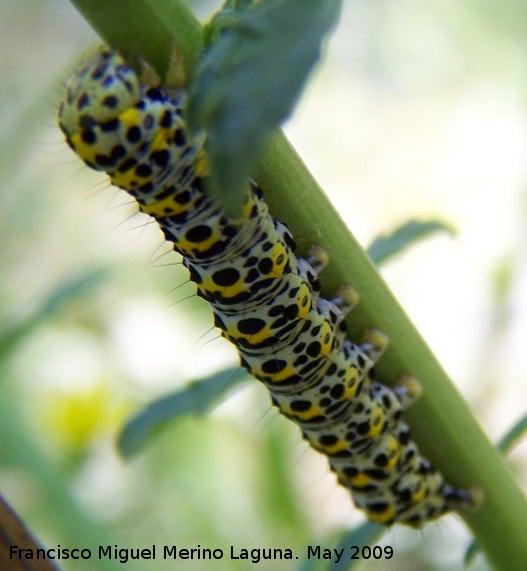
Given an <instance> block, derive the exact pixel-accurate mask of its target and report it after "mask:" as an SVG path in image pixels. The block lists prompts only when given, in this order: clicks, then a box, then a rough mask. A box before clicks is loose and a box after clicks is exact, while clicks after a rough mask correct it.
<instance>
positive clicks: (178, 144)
mask: <svg viewBox="0 0 527 571" xmlns="http://www.w3.org/2000/svg"><path fill="white" fill-rule="evenodd" d="M184 108H185V92H184V91H183V90H164V89H163V88H162V87H161V86H152V85H143V84H142V83H141V81H140V79H139V78H138V76H137V75H136V74H135V72H134V71H133V70H132V68H131V67H130V66H128V65H127V64H126V62H125V61H124V60H123V59H122V58H121V57H120V56H119V54H118V53H117V52H115V51H111V50H108V49H105V48H101V49H99V50H98V51H97V52H95V53H93V54H92V55H91V56H90V57H89V58H88V59H87V61H86V62H85V63H84V64H83V65H82V67H81V68H80V70H79V71H78V72H77V73H76V74H75V75H74V76H73V77H72V79H71V80H70V81H69V83H68V84H67V86H66V91H65V94H64V97H63V99H62V102H61V104H60V107H59V125H60V127H61V129H62V131H63V132H64V134H65V136H66V140H67V142H68V144H69V145H70V147H71V148H72V149H73V150H74V151H75V152H76V153H77V154H78V155H79V156H80V158H81V159H83V160H84V162H85V163H86V164H87V165H88V166H90V167H92V168H94V169H97V170H101V171H105V172H106V173H107V174H108V175H109V176H110V179H111V181H112V182H113V183H114V184H115V185H116V186H119V187H120V188H123V189H124V190H125V191H127V192H128V193H129V194H130V195H131V196H133V197H135V198H136V200H137V202H138V204H139V208H140V209H141V211H143V212H144V213H146V214H148V215H150V216H152V217H153V218H154V219H155V220H156V221H157V223H158V224H159V226H160V228H161V230H162V232H163V234H164V236H165V238H166V239H167V240H168V241H169V242H170V243H171V244H172V246H173V248H174V250H176V251H177V252H179V253H180V254H181V255H182V256H183V259H184V265H185V266H186V267H187V268H188V270H189V272H190V277H191V280H192V281H193V282H194V283H195V284H196V287H197V292H198V295H199V296H200V297H202V298H203V299H205V300H206V301H207V302H208V303H210V305H211V308H212V311H213V314H214V322H215V325H216V326H217V327H218V328H219V329H220V331H221V334H222V336H223V337H225V338H226V339H227V340H228V341H230V342H231V343H232V344H233V345H235V346H236V348H237V349H238V352H239V354H240V360H241V363H242V365H243V366H244V367H245V368H246V369H247V370H248V371H250V372H251V373H252V374H253V375H254V376H255V377H256V378H257V379H259V380H260V381H262V382H263V383H264V384H265V385H266V386H267V387H268V389H269V391H270V393H271V397H272V401H273V404H274V405H275V406H277V407H278V408H279V409H280V411H281V412H282V414H284V415H285V416H286V417H288V418H290V419H291V420H292V421H293V422H295V423H296V424H297V425H298V426H299V427H300V429H301V431H302V434H303V436H304V438H305V439H306V440H307V441H309V443H310V444H311V445H312V446H313V447H314V448H315V449H316V450H318V451H320V452H321V453H322V454H325V455H326V456H327V457H328V460H329V463H330V466H331V469H332V470H333V471H334V472H335V473H336V475H337V478H338V480H339V482H340V483H341V484H342V485H343V486H345V487H346V488H348V489H349V490H350V491H351V494H352V496H353V499H354V502H355V504H356V505H357V506H358V507H359V508H360V509H362V510H364V512H365V513H366V515H367V517H368V518H370V519H371V520H373V521H376V522H380V523H384V524H390V523H393V522H399V523H403V524H408V525H411V526H414V527H420V526H422V525H423V524H424V523H426V522H427V521H430V520H433V519H435V518H437V517H439V516H440V515H442V514H443V513H445V512H448V511H451V510H456V509H463V508H468V507H472V506H474V505H475V504H476V503H477V498H476V496H475V495H473V494H472V493H471V492H469V491H463V490H457V489H455V488H453V487H452V486H450V485H449V484H447V483H446V482H445V480H444V478H443V476H442V475H441V474H440V473H439V472H437V471H436V470H434V469H433V468H432V467H431V465H430V463H429V462H428V461H427V460H426V459H424V458H423V457H422V456H421V455H420V454H419V451H418V449H417V446H416V445H415V443H414V442H413V441H412V439H411V436H410V431H409V429H408V426H407V425H406V424H405V423H404V420H403V411H404V409H406V408H407V407H408V406H409V405H410V404H411V403H412V402H413V401H414V400H415V399H416V398H417V397H418V396H419V394H420V388H419V385H418V383H417V382H416V381H415V380H413V379H411V378H410V377H407V378H403V379H402V380H401V382H400V383H399V384H398V385H397V386H396V387H394V388H389V387H387V386H384V385H382V384H380V383H379V382H377V381H376V380H374V379H373V378H372V374H373V371H372V369H373V365H374V363H375V362H376V361H377V360H378V359H379V358H380V357H381V355H382V353H383V351H384V350H385V348H386V346H387V342H388V340H387V338H386V336H385V335H383V334H382V333H381V332H378V331H376V330H370V331H368V332H367V333H366V334H365V337H364V339H363V341H362V342H361V343H360V344H355V343H353V342H352V341H350V340H349V339H347V338H346V323H345V317H346V315H347V314H348V313H349V312H350V311H351V310H352V309H353V307H354V306H355V305H356V304H357V302H358V295H357V294H356V292H355V291H354V290H353V289H352V288H349V287H343V288H341V289H340V290H339V291H338V292H336V293H335V295H334V298H333V299H329V300H328V299H324V298H322V297H321V296H320V282H319V277H318V276H319V273H320V272H321V271H322V269H323V268H324V267H325V266H326V265H327V264H328V256H327V253H326V252H325V251H324V250H323V249H321V248H319V247H313V248H312V250H311V251H310V252H309V254H308V255H307V256H306V257H305V258H301V257H298V256H297V255H296V254H295V249H296V246H295V242H294V239H293V236H292V235H291V233H290V231H289V230H288V228H287V227H286V226H285V225H284V224H283V223H281V222H279V221H276V220H274V219H273V218H272V217H271V215H270V213H269V211H268V208H267V205H266V203H265V201H264V199H263V196H262V192H261V190H260V189H259V188H258V186H257V185H256V184H254V183H252V182H250V183H248V184H247V188H246V190H245V193H244V195H243V200H242V208H241V209H240V212H239V214H238V215H237V216H236V218H231V217H229V216H228V215H227V214H226V213H225V212H223V211H222V210H221V209H220V207H219V206H218V205H217V203H216V202H215V200H214V198H213V197H212V196H211V195H210V194H208V193H207V159H206V156H205V154H204V147H203V145H204V141H205V136H204V135H199V136H190V135H189V133H188V131H187V129H186V125H185V122H184V118H183V113H184Z"/></svg>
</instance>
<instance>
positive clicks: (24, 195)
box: [0, 0, 527, 571]
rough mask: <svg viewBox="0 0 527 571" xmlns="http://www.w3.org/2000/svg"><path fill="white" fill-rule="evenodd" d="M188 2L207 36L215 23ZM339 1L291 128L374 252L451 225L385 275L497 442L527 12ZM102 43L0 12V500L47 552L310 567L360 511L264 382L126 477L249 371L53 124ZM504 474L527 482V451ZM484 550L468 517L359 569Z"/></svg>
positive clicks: (506, 394) (514, 378)
mask: <svg viewBox="0 0 527 571" xmlns="http://www.w3.org/2000/svg"><path fill="white" fill-rule="evenodd" d="M191 4H192V7H193V9H194V10H195V11H196V13H198V14H199V15H200V17H201V18H202V19H206V18H207V17H208V16H209V15H210V13H211V12H212V11H214V10H215V9H216V8H217V7H218V4H217V3H216V2H204V1H203V2H193V3H191ZM344 4H345V6H344V11H343V14H342V18H341V21H340V24H339V26H338V28H337V29H336V30H335V33H334V34H333V36H332V37H331V39H330V41H329V43H328V46H327V50H326V53H325V56H324V59H323V61H322V62H321V64H320V65H319V67H318V68H317V70H316V72H315V74H314V75H313V77H312V81H311V82H310V84H309V86H308V88H307V89H306V92H305V94H304V98H303V99H302V101H301V102H300V103H299V105H298V108H297V110H296V112H295V114H294V116H293V117H292V118H291V119H290V121H289V122H288V124H287V125H286V126H285V129H286V132H287V134H288V136H289V137H290V139H291V140H292V142H293V144H294V145H295V147H296V148H297V150H298V151H299V153H300V155H301V156H302V157H303V159H304V160H305V162H306V163H307V165H308V166H309V168H310V169H311V170H312V172H313V173H314V175H315V177H316V178H317V179H318V180H319V182H320V183H321V185H322V187H323V188H324V189H325V190H326V192H327V193H328V195H329V196H330V198H331V199H332V201H333V202H334V203H335V205H336V206H337V208H338V210H339V212H340V213H341V215H342V216H343V218H344V219H345V220H346V222H347V224H348V225H349V227H350V228H351V230H352V231H353V232H354V233H355V235H356V236H357V238H358V239H359V240H360V242H361V243H362V244H363V245H364V246H365V247H366V246H368V245H369V244H370V243H371V241H372V240H373V239H374V238H375V237H376V236H378V235H379V234H381V233H386V232H389V231H391V230H393V229H394V228H395V227H396V226H397V225H399V224H401V223H403V222H405V221H406V220H409V219H426V218H431V217H433V218H439V219H441V220H444V221H445V222H447V223H448V224H450V225H452V226H453V227H455V228H456V230H457V235H456V236H455V237H452V236H450V235H448V234H446V233H445V234H440V235H436V236H434V237H433V238H430V239H428V240H426V241H424V242H423V243H421V244H419V245H417V246H414V247H412V248H411V249H409V250H408V251H406V252H405V253H404V254H403V255H401V256H398V257H396V258H394V259H393V260H392V261H390V262H389V263H388V264H386V265H385V266H384V267H383V269H382V273H383V275H384V276H385V278H386V280H387V282H388V283H389V285H390V286H391V287H392V289H393V290H394V291H395V293H396V295H397V297H398V299H399V300H400V302H401V304H402V305H403V307H405V308H406V310H407V312H408V314H409V315H410V317H411V318H412V320H413V321H414V323H415V324H416V325H417V327H418V329H419V330H420V331H421V333H422V334H423V336H424V337H425V339H426V340H427V342H428V343H429V344H430V346H431V347H432V349H433V350H434V352H435V353H436V354H437V356H438V358H439V360H440V361H441V362H442V364H443V366H444V367H445V369H446V370H447V372H448V373H449V374H450V375H451V377H452V378H453V380H454V381H455V383H456V385H457V386H458V387H459V389H460V391H461V392H462V393H463V395H464V396H465V397H466V399H467V400H468V401H469V402H470V404H471V406H472V408H473V410H474V412H475V414H476V416H477V417H478V419H479V420H480V422H481V423H482V425H483V426H484V427H485V430H486V431H487V433H488V434H489V435H490V437H491V439H492V440H494V441H495V440H497V439H498V438H499V437H500V436H501V435H502V434H503V433H504V432H505V431H506V430H507V428H508V427H509V426H510V425H511V424H512V423H513V422H514V421H515V420H516V419H517V418H518V417H520V416H521V415H522V414H523V413H524V409H525V404H524V403H525V402H526V400H527V383H526V382H525V380H526V379H527V351H525V349H524V348H525V343H526V341H525V340H526V338H527V301H526V296H525V295H523V294H524V292H525V291H527V257H526V244H527V241H526V232H527V231H526V228H527V224H526V222H527V192H526V190H527V186H526V183H527V169H526V165H527V161H526V157H527V82H526V79H527V58H526V57H525V52H526V50H527V43H526V40H525V38H526V37H527V35H526V33H525V31H526V30H525V26H526V22H527V18H526V15H527V14H526V9H525V6H524V3H523V2H520V1H519V0H510V1H509V2H506V3H502V2H498V0H483V1H482V0H477V1H476V0H467V1H465V2H463V3H460V2H455V1H454V0H430V1H429V2H427V3H426V5H422V3H421V2H418V1H417V0H403V1H402V2H397V3H396V2H392V1H389V0H347V1H346V2H344ZM95 41H96V37H95V35H94V33H93V32H92V31H91V30H90V28H89V27H88V25H87V24H86V23H85V22H84V21H83V20H82V18H81V17H80V15H79V14H77V13H76V11H75V10H74V8H72V6H71V5H70V4H69V2H67V1H66V0H48V1H47V2H39V1H38V0H19V1H18V2H16V3H15V2H3V3H2V4H1V5H0V46H1V50H0V53H1V54H2V57H1V58H0V70H1V71H2V77H3V78H4V79H3V81H2V87H1V88H0V172H1V174H2V178H1V185H0V193H1V197H2V205H3V207H2V210H1V211H0V233H1V240H0V244H1V245H0V248H1V249H0V272H1V276H2V279H1V280H0V319H1V327H0V371H1V382H2V399H1V401H0V447H1V450H2V453H1V455H0V489H1V490H2V493H3V494H4V495H5V497H6V498H7V499H8V501H9V502H10V503H11V504H12V505H13V507H14V508H15V509H16V510H17V511H18V512H19V513H20V514H21V515H22V517H23V518H24V519H25V521H26V522H27V523H28V524H29V526H30V527H31V529H32V530H33V531H34V532H35V533H36V535H37V536H38V537H39V538H40V540H41V541H42V542H44V543H45V544H46V545H48V546H50V547H55V546H57V545H59V544H60V545H61V546H62V547H68V548H73V547H81V548H82V547H87V548H90V549H92V551H96V549H97V546H98V545H112V546H113V545H116V544H117V545H119V546H120V547H149V546H151V545H152V544H154V543H155V544H156V545H158V546H162V545H165V544H166V545H177V546H178V547H187V548H191V547H197V546H198V545H201V547H212V548H216V547H218V548H222V549H224V551H225V552H226V553H228V551H229V549H230V547H229V546H230V545H234V546H235V547H236V548H239V549H241V548H244V547H246V548H252V547H262V548H263V547H283V548H287V547H289V548H291V549H293V550H295V552H296V553H299V554H302V553H303V552H304V549H303V547H304V546H305V545H306V544H316V543H318V542H328V541H330V540H331V538H334V537H337V536H338V534H339V533H340V532H341V531H342V530H344V529H347V528H348V527H350V526H352V525H355V524H358V523H360V522H361V521H362V516H361V515H360V514H359V513H358V512H357V511H355V510H354V509H353V507H352V505H351V501H350V500H349V498H348V495H347V493H346V492H345V491H344V490H341V489H339V488H338V486H337V485H336V483H335V480H334V478H333V476H332V475H331V474H329V470H328V468H327V464H326V461H325V460H324V459H323V458H321V457H318V456H317V455H316V454H315V453H314V452H312V451H311V450H309V449H308V447H307V445H306V444H305V443H303V442H302V440H301V438H300V436H299V433H298V431H297V429H296V428H295V427H294V426H292V425H290V423H288V422H287V421H285V420H284V419H282V418H280V417H279V416H278V415H277V413H276V411H275V410H273V409H271V406H270V401H269V397H268V395H267V393H266V391H265V389H263V387H261V386H259V385H258V384H257V383H256V382H251V383H248V384H246V385H243V387H242V388H241V389H240V390H238V391H237V392H235V393H234V394H233V396H232V397H231V398H229V399H228V400H227V401H225V402H224V403H223V404H222V405H221V406H219V407H218V408H216V409H215V410H214V412H213V413H212V414H210V415H209V416H208V417H204V418H184V419H181V420H177V421H175V422H172V423H171V424H170V425H169V426H168V427H167V428H166V430H164V431H162V432H160V434H159V435H156V437H155V438H153V439H152V441H151V442H150V443H149V445H148V447H147V448H146V450H145V451H144V452H143V453H141V454H140V455H138V456H137V457H135V458H134V459H132V460H131V461H127V462H124V461H123V460H122V459H121V458H120V456H119V455H118V453H117V451H116V437H117V435H118V433H119V431H120V429H121V427H122V426H123V423H124V422H125V421H126V419H128V418H129V417H130V415H132V414H133V413H135V412H137V411H139V410H141V408H142V407H144V406H145V405H146V404H147V403H149V402H151V401H152V400H153V399H155V398H157V397H159V396H161V395H163V394H166V393H168V392H170V391H174V390H176V389H177V388H178V387H183V386H184V385H185V384H186V383H188V382H189V381H190V380H192V379H199V378H200V377H203V376H205V375H208V374H210V373H213V372H215V371H218V370H221V369H222V368H224V367H226V366H230V365H233V364H235V363H236V356H235V354H234V352H233V351H232V350H231V349H230V347H228V346H227V345H226V343H223V341H222V340H220V339H218V335H217V333H216V332H215V331H214V330H213V329H212V320H211V315H210V312H209V310H208V309H207V307H206V306H204V305H203V304H201V303H200V300H198V299H197V298H196V296H195V295H194V288H193V286H192V284H189V283H188V277H187V274H186V272H185V271H184V270H183V269H182V268H181V266H180V264H179V260H178V258H177V257H176V256H175V255H174V254H171V253H168V252H169V248H168V247H167V246H166V245H164V244H163V241H162V238H161V233H160V232H159V231H158V230H157V228H156V227H155V226H154V225H152V224H146V223H145V222H146V219H145V218H143V217H142V216H140V215H138V214H136V207H135V206H134V205H133V204H131V203H130V200H129V199H128V198H127V196H126V195H124V193H119V192H117V191H115V190H114V189H111V188H109V186H108V183H107V182H106V180H104V177H102V176H101V175H98V174H95V173H92V172H89V171H88V170H87V169H86V168H84V167H83V166H82V165H81V163H80V161H78V160H77V159H76V158H75V157H74V156H73V154H72V153H71V152H70V151H69V149H68V148H67V147H66V145H65V143H64V142H63V140H62V136H61V134H60V132H59V130H58V128H57V127H56V118H55V114H56V106H57V103H58V101H59V98H60V95H61V92H62V88H63V83H64V81H65V80H66V79H67V77H68V75H69V73H70V72H71V71H72V70H73V68H74V63H75V61H76V59H77V58H78V56H79V54H80V53H81V52H82V50H83V49H85V47H86V46H87V45H89V44H90V43H93V42H95ZM510 463H511V465H512V466H513V468H514V470H515V472H516V473H517V475H518V479H519V480H520V482H521V483H522V485H523V486H524V487H525V484H526V482H527V449H526V447H525V445H523V446H518V447H517V448H516V449H515V450H514V451H513V453H512V454H511V455H510ZM469 539H470V537H469V534H468V533H467V531H466V530H465V527H464V525H463V524H462V522H461V520H460V519H459V518H457V517H456V516H449V517H447V518H444V519H442V520H441V521H440V522H438V523H436V524H431V525H428V526H427V527H426V528H425V529H424V530H423V531H422V532H413V531H408V530H405V529H402V528H400V527H396V528H393V529H391V530H390V531H389V532H388V533H387V534H385V536H384V538H383V539H382V542H381V544H382V545H390V546H392V547H393V548H394V551H395V556H394V558H393V559H392V560H391V561H390V562H389V563H388V564H387V563H386V562H382V563H380V564H376V563H375V562H371V561H370V562H367V561H365V562H364V563H363V564H362V566H361V567H360V569H364V570H370V571H371V570H376V569H381V568H382V569H386V568H389V569H390V570H398V569H408V568H411V569H414V570H418V571H420V570H441V571H444V570H450V569H459V568H461V558H462V555H463V553H464V549H465V548H466V545H467V544H468V542H469ZM68 563H69V562H62V563H61V564H62V567H63V569H65V570H72V569H75V570H77V569H80V570H81V571H82V570H92V569H103V570H105V569H117V568H118V567H119V568H121V565H120V564H119V563H118V562H116V561H98V560H95V559H92V560H91V561H89V562H86V564H84V565H82V564H80V563H78V564H76V565H71V564H69V565H68ZM299 563H300V561H282V562H280V561H263V562H261V563H259V564H258V566H259V567H258V568H259V569H262V570H270V569H283V570H287V571H291V570H295V569H296V568H297V566H298V564H299ZM176 564H177V562H176V563H175V562H174V561H162V560H160V559H159V557H158V559H157V560H156V562H155V563H153V562H152V563H149V562H144V561H143V562H139V563H138V562H130V563H128V564H127V565H128V568H129V569H156V570H157V569H173V568H175V565H176ZM184 565H185V569H188V570H189V571H192V570H194V569H195V570H198V569H203V568H204V567H205V566H207V567H208V566H209V565H208V564H207V565H204V563H203V561H186V562H185V563H184ZM212 566H213V568H214V569H215V570H216V571H224V570H225V571H227V570H231V569H232V570H236V571H243V570H245V569H250V568H254V566H253V565H252V564H251V563H250V562H246V561H240V560H238V561H230V560H229V558H228V557H225V558H224V559H223V560H221V561H216V562H214V563H213V564H212ZM212 566H211V568H212ZM471 569H474V570H478V571H482V570H485V569H487V566H486V564H485V562H484V561H483V560H482V559H481V558H479V559H478V560H476V562H475V563H474V564H473V565H472V567H471Z"/></svg>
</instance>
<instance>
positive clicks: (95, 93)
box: [58, 46, 142, 170]
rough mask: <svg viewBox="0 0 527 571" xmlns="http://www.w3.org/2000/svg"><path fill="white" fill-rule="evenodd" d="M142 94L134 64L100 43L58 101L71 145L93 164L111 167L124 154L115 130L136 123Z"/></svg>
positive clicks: (61, 122)
mask: <svg viewBox="0 0 527 571" xmlns="http://www.w3.org/2000/svg"><path fill="white" fill-rule="evenodd" d="M141 97H142V91H141V84H140V81H139V78H138V76H137V75H136V73H135V71H134V70H133V69H132V67H130V66H129V65H128V64H127V63H126V62H125V61H124V59H123V58H122V57H121V56H120V55H119V54H118V53H116V52H115V51H110V50H108V49H107V48H105V47H103V46H100V47H98V48H97V49H96V50H94V51H93V52H92V53H90V54H89V55H88V56H87V57H86V58H85V60H84V62H83V64H82V66H81V67H80V68H79V70H78V71H77V73H75V75H73V76H72V77H71V79H70V80H69V81H68V83H67V85H66V89H65V92H64V95H63V97H62V100H61V102H60V104H59V113H58V119H59V126H60V128H61V129H62V131H63V133H64V135H65V136H66V140H67V142H68V145H69V146H70V147H71V148H72V149H73V150H74V151H75V152H76V153H77V154H78V155H79V156H80V157H81V158H82V159H83V160H84V161H85V162H86V163H88V164H89V165H90V166H91V167H93V168H96V169H98V170H110V169H111V167H112V166H114V165H113V164H112V163H115V162H116V161H117V160H118V159H119V158H120V155H124V154H125V152H124V149H123V148H122V146H120V145H118V144H117V142H116V136H115V135H114V134H115V132H116V131H118V130H119V129H121V128H122V127H123V126H124V127H125V128H127V129H130V128H132V127H134V126H135V124H136V123H137V121H138V113H137V110H136V108H135V106H136V105H137V104H138V103H139V102H140V101H141ZM105 158H106V160H105Z"/></svg>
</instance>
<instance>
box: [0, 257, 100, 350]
mask: <svg viewBox="0 0 527 571" xmlns="http://www.w3.org/2000/svg"><path fill="white" fill-rule="evenodd" d="M107 274H108V272H107V270H106V269H104V268H96V269H92V270H90V271H88V272H86V273H85V274H83V275H81V276H79V277H76V278H72V279H70V280H69V281H66V282H65V283H64V284H60V285H58V286H57V287H56V288H55V289H54V290H53V291H52V292H51V293H50V294H49V296H48V297H47V298H46V299H44V301H43V302H42V303H41V305H40V306H39V307H38V308H37V309H36V310H35V311H34V312H33V313H32V314H31V315H30V316H29V317H27V318H25V319H24V320H23V321H21V322H20V323H17V324H15V325H13V326H11V327H9V328H8V329H6V330H5V331H3V332H1V333H0V360H1V359H2V358H4V356H5V355H8V354H9V353H10V352H11V351H12V350H13V347H15V346H16V344H17V343H18V342H19V341H21V340H22V339H23V338H24V337H25V336H26V335H28V334H30V333H32V332H33V331H34V330H35V328H36V327H38V326H39V325H40V324H41V323H43V322H44V321H46V319H49V318H50V317H51V316H52V315H53V314H54V313H56V312H57V310H58V309H60V307H61V306H62V305H63V304H65V303H67V302H68V301H70V300H72V299H76V298H78V297H80V296H81V295H83V294H84V293H86V292H87V291H89V290H91V289H92V288H94V287H95V286H97V285H98V284H99V283H100V282H101V281H102V280H103V279H105V278H106V277H107Z"/></svg>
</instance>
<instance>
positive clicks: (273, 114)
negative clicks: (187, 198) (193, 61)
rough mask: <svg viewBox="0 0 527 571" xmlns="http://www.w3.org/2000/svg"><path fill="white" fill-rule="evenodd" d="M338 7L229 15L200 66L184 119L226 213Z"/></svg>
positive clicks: (301, 1)
mask: <svg viewBox="0 0 527 571" xmlns="http://www.w3.org/2000/svg"><path fill="white" fill-rule="evenodd" d="M340 5H341V1H340V0H323V1H322V0H271V1H267V2H258V3H256V4H255V5H254V6H251V7H249V8H247V9H246V10H245V11H243V12H241V13H238V14H236V13H232V15H231V16H232V17H230V18H229V19H227V20H226V21H225V25H224V27H223V29H222V32H221V37H220V39H219V41H218V42H216V43H215V44H214V45H213V46H212V47H211V48H210V49H209V51H208V52H207V53H206V54H205V56H204V58H203V60H202V61H201V63H200V64H199V66H198V72H197V76H196V81H195V82H194V83H193V85H192V86H191V89H190V99H189V106H188V113H187V118H188V120H189V123H190V124H191V126H192V128H193V129H194V130H196V129H198V128H204V129H205V131H206V132H207V133H208V136H209V139H208V145H207V150H208V154H209V159H210V166H211V173H212V186H213V190H214V191H215V192H217V194H218V196H219V199H220V201H221V203H222V205H223V206H224V208H225V209H227V210H228V211H229V212H230V213H231V214H232V213H234V212H235V211H236V209H237V205H239V203H240V195H241V192H242V190H243V188H244V186H245V184H246V183H245V180H246V178H247V176H248V175H249V173H250V171H251V169H252V168H253V166H254V165H255V162H256V160H257V158H258V155H259V152H260V150H261V148H262V145H263V143H264V142H265V139H266V137H267V135H269V134H270V132H271V130H272V129H273V128H275V127H276V126H278V125H279V124H280V123H281V122H282V121H283V120H284V119H285V118H286V117H287V116H288V115H289V113H290V112H291V109H292V107H293V104H294V102H295V101H296V99H297V97H298V95H299V93H300V91H301V89H302V87H303V85H304V83H305V81H306V78H307V76H308V74H309V72H310V71H311V69H312V67H313V65H314V64H315V62H316V61H317V60H318V58H319V55H320V49H321V43H322V40H323V38H324V36H325V34H326V33H327V32H328V30H329V29H330V28H331V27H332V25H333V24H334V23H335V21H336V19H337V16H338V14H339V10H340ZM229 20H230V21H229ZM227 22H228V23H227Z"/></svg>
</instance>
